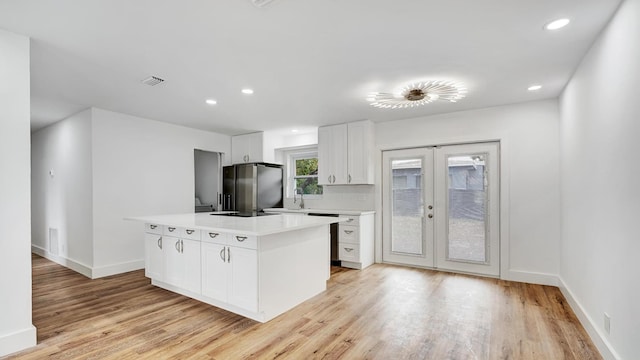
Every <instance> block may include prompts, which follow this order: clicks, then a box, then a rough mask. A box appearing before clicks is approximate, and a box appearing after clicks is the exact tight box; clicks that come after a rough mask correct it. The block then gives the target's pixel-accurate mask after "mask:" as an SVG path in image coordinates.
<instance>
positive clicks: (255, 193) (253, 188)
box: [222, 163, 283, 216]
mask: <svg viewBox="0 0 640 360" xmlns="http://www.w3.org/2000/svg"><path fill="white" fill-rule="evenodd" d="M282 176H283V170H282V165H277V164H267V163H248V164H236V165H231V166H225V167H224V168H223V169H222V194H223V201H222V209H223V210H225V211H238V212H239V213H240V214H241V215H245V216H257V215H260V214H261V213H262V210H263V209H266V208H275V207H282V191H283V186H282Z"/></svg>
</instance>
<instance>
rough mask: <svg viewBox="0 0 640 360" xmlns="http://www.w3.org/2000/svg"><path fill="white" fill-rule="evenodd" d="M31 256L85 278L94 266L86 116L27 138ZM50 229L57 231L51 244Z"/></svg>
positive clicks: (88, 112) (88, 117) (88, 113)
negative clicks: (44, 259) (29, 154)
mask: <svg viewBox="0 0 640 360" xmlns="http://www.w3.org/2000/svg"><path fill="white" fill-rule="evenodd" d="M31 140H32V141H31V142H32V147H31V181H32V183H31V206H32V208H31V221H32V223H31V232H32V239H31V243H32V246H33V248H34V251H35V252H36V253H38V254H41V255H44V256H46V257H47V258H51V259H54V260H55V261H57V262H58V263H61V264H63V265H65V266H68V267H70V268H72V269H75V270H76V271H79V272H81V273H83V274H84V275H86V276H91V275H90V272H88V271H87V270H88V269H89V268H91V266H92V264H93V243H92V241H91V238H92V235H93V217H92V209H93V196H92V182H93V178H92V172H91V110H90V109H87V110H85V111H82V112H80V113H78V114H76V115H73V116H71V117H69V118H68V119H66V120H63V121H60V122H58V123H55V124H53V125H51V126H48V127H45V128H43V129H41V130H39V131H37V132H35V133H33V134H32V136H31ZM49 229H56V230H57V231H58V242H57V243H55V239H54V240H53V241H50V239H49Z"/></svg>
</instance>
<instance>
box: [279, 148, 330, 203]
mask: <svg viewBox="0 0 640 360" xmlns="http://www.w3.org/2000/svg"><path fill="white" fill-rule="evenodd" d="M288 159H289V160H288V161H287V168H288V169H287V173H288V175H289V176H288V177H287V180H288V181H287V184H288V186H287V195H288V196H289V197H293V194H294V190H295V189H301V190H302V194H304V195H322V185H318V151H317V149H315V148H314V149H309V148H307V149H304V150H298V151H291V152H289V154H288ZM305 197H308V196H305Z"/></svg>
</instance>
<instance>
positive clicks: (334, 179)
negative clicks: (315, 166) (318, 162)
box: [331, 175, 336, 184]
mask: <svg viewBox="0 0 640 360" xmlns="http://www.w3.org/2000/svg"><path fill="white" fill-rule="evenodd" d="M331 176H333V181H332V182H333V183H334V184H335V183H336V176H335V175H331Z"/></svg>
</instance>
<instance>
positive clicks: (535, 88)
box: [527, 85, 542, 91]
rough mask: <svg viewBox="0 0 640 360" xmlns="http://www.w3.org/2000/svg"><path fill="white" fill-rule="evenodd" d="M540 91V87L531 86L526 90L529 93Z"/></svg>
mask: <svg viewBox="0 0 640 360" xmlns="http://www.w3.org/2000/svg"><path fill="white" fill-rule="evenodd" d="M540 89H542V85H531V86H529V88H528V89H527V90H529V91H538V90H540Z"/></svg>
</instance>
